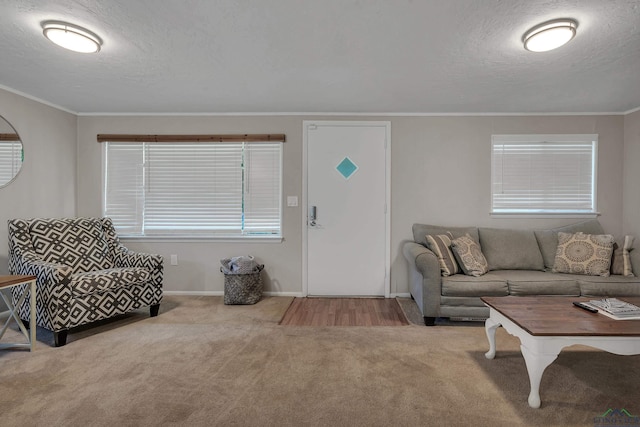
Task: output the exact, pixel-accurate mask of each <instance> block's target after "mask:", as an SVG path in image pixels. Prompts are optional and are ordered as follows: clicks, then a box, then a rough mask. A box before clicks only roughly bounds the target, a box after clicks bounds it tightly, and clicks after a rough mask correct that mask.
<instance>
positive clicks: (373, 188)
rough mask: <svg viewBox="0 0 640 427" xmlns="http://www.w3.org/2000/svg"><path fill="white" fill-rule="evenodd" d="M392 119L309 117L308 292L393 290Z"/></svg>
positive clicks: (306, 127) (375, 293) (381, 293)
mask: <svg viewBox="0 0 640 427" xmlns="http://www.w3.org/2000/svg"><path fill="white" fill-rule="evenodd" d="M390 129H391V124H390V123H389V122H346V121H344V122H319V121H316V122H314V121H305V122H304V151H305V161H306V197H303V200H305V201H306V218H305V221H306V233H305V241H306V248H305V249H306V251H305V254H304V256H305V258H306V259H305V261H306V263H305V268H304V270H305V272H306V286H304V287H305V288H306V291H307V295H312V296H314V295H318V296H386V297H388V296H389V265H390V260H389V258H390V255H389V253H390V250H389V235H390V233H389V224H390V223H389V209H388V203H389V188H390V186H389V179H388V177H389V167H390V158H389V155H390V152H391V146H390V134H391V132H390Z"/></svg>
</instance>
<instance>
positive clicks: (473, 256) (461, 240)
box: [451, 234, 489, 277]
mask: <svg viewBox="0 0 640 427" xmlns="http://www.w3.org/2000/svg"><path fill="white" fill-rule="evenodd" d="M451 247H452V248H453V252H454V253H455V255H456V259H457V260H458V262H459V263H460V267H461V268H462V271H464V274H466V275H468V276H476V277H477V276H482V275H483V274H485V273H486V272H487V271H489V264H488V263H487V260H486V258H485V257H484V255H483V254H482V250H481V249H480V245H479V244H478V242H476V241H475V240H473V238H472V237H471V236H470V235H469V234H465V235H464V236H462V237H458V238H457V239H453V240H452V241H451Z"/></svg>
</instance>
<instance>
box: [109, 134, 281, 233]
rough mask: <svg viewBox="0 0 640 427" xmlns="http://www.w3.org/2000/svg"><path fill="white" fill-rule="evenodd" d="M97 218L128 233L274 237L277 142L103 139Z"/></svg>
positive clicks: (278, 184) (278, 168) (278, 199)
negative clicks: (102, 195)
mask: <svg viewBox="0 0 640 427" xmlns="http://www.w3.org/2000/svg"><path fill="white" fill-rule="evenodd" d="M105 157H106V168H105V170H106V179H105V182H106V188H105V202H104V207H105V208H104V215H105V216H108V217H111V218H112V220H113V222H114V225H115V226H116V228H117V230H118V232H119V233H122V234H124V235H133V236H136V235H137V236H197V237H203V236H212V237H216V236H217V237H225V236H228V237H242V236H252V235H271V236H274V235H275V236H279V235H280V223H281V157H282V143H280V142H275V143H274V142H249V143H247V142H244V143H235V142H233V143H219V142H216V143H202V142H194V143H185V142H180V143H164V142H162V143H160V142H139V143H131V142H123V143H114V142H107V143H106V156H105Z"/></svg>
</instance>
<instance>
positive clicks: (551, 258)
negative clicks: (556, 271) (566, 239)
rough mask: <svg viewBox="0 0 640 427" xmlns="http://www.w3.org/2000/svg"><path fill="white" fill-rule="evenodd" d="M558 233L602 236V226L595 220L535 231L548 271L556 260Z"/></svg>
mask: <svg viewBox="0 0 640 427" xmlns="http://www.w3.org/2000/svg"><path fill="white" fill-rule="evenodd" d="M560 231H562V232H565V233H577V232H580V231H581V232H583V233H585V234H604V230H603V229H602V226H601V225H600V223H599V222H598V220H596V219H590V220H588V221H583V222H579V223H577V224H570V225H566V226H564V227H557V228H553V229H550V230H535V231H534V234H535V235H536V239H537V240H538V246H540V252H541V253H542V258H543V259H544V266H545V268H547V269H549V270H550V269H552V268H553V263H554V262H555V259H556V249H557V248H558V232H560Z"/></svg>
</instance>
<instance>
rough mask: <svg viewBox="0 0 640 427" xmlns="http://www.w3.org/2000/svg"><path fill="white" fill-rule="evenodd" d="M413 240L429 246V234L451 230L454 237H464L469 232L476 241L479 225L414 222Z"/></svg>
mask: <svg viewBox="0 0 640 427" xmlns="http://www.w3.org/2000/svg"><path fill="white" fill-rule="evenodd" d="M412 230H413V241H414V242H416V243H420V244H421V245H423V246H425V247H428V246H427V235H437V234H446V233H447V232H450V233H451V235H452V236H453V238H454V239H455V238H456V237H462V236H464V235H465V234H469V235H470V236H471V238H472V239H474V240H475V241H476V242H477V241H479V238H478V228H477V227H442V226H440V225H428V224H413V227H412Z"/></svg>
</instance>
